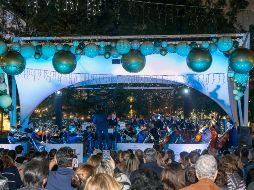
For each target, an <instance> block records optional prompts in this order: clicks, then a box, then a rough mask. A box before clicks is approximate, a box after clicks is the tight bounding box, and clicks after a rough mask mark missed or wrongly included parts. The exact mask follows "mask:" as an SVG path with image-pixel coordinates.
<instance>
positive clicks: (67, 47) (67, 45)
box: [62, 44, 71, 51]
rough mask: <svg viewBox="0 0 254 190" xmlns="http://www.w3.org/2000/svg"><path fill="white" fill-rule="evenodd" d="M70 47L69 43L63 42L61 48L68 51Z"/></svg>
mask: <svg viewBox="0 0 254 190" xmlns="http://www.w3.org/2000/svg"><path fill="white" fill-rule="evenodd" d="M70 48H71V46H70V45H69V44H64V45H63V49H62V50H64V51H69V50H70Z"/></svg>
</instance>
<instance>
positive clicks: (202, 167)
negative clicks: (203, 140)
mask: <svg viewBox="0 0 254 190" xmlns="http://www.w3.org/2000/svg"><path fill="white" fill-rule="evenodd" d="M195 169H196V175H197V178H198V179H199V180H200V179H203V178H208V179H211V180H213V181H214V180H215V179H216V176H217V161H216V159H215V158H214V157H213V156H212V155H208V154H206V155H202V156H200V157H199V159H198V161H197V163H196V165H195Z"/></svg>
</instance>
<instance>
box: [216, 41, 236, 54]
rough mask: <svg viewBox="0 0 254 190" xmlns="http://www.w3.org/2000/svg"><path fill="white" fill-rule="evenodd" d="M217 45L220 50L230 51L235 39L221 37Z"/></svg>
mask: <svg viewBox="0 0 254 190" xmlns="http://www.w3.org/2000/svg"><path fill="white" fill-rule="evenodd" d="M217 46H218V49H219V50H220V51H223V52H225V51H229V50H231V49H232V48H233V40H232V39H231V38H230V37H221V38H220V39H219V41H218V44H217Z"/></svg>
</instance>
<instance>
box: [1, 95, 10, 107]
mask: <svg viewBox="0 0 254 190" xmlns="http://www.w3.org/2000/svg"><path fill="white" fill-rule="evenodd" d="M11 103H12V100H11V97H10V96H9V95H2V96H0V107H2V108H3V109H5V108H8V107H9V106H11Z"/></svg>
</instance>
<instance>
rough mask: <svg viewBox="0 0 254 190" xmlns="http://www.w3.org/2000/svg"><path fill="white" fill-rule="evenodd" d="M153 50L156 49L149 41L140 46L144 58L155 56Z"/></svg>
mask: <svg viewBox="0 0 254 190" xmlns="http://www.w3.org/2000/svg"><path fill="white" fill-rule="evenodd" d="M153 49H154V46H153V43H152V42H149V41H147V42H143V43H142V45H141V46H140V52H141V53H142V54H143V55H144V56H147V55H151V54H153Z"/></svg>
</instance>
